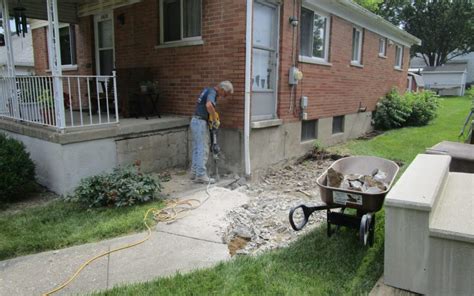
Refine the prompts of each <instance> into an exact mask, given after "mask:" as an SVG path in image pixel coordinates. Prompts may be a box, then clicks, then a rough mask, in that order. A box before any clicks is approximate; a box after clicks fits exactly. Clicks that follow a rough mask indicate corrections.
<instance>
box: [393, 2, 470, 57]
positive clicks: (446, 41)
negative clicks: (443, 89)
mask: <svg viewBox="0 0 474 296" xmlns="http://www.w3.org/2000/svg"><path fill="white" fill-rule="evenodd" d="M400 19H401V21H402V22H401V24H402V26H403V28H404V29H405V30H406V31H407V32H408V33H410V34H412V35H414V36H416V37H418V38H420V39H421V40H422V44H421V45H414V46H413V47H412V54H421V55H422V56H423V58H424V59H425V62H426V64H427V65H429V66H437V65H442V64H444V63H446V62H447V61H448V60H450V59H452V58H454V57H456V56H459V55H463V54H466V53H469V52H471V51H474V5H473V3H472V2H471V1H469V0H415V1H413V4H411V5H407V6H405V7H404V8H403V9H402V11H401V14H400Z"/></svg>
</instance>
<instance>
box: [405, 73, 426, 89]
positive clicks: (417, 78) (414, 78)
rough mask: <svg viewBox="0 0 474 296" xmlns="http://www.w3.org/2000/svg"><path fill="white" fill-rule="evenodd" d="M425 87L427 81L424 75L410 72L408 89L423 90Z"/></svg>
mask: <svg viewBox="0 0 474 296" xmlns="http://www.w3.org/2000/svg"><path fill="white" fill-rule="evenodd" d="M423 89H425V82H424V80H423V76H421V75H418V74H415V73H412V72H408V77H407V91H413V92H416V91H422V90H423Z"/></svg>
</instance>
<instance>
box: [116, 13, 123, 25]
mask: <svg viewBox="0 0 474 296" xmlns="http://www.w3.org/2000/svg"><path fill="white" fill-rule="evenodd" d="M117 21H118V22H119V24H120V25H122V26H123V25H125V14H123V13H122V14H120V15H118V16H117Z"/></svg>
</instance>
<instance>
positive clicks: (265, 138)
mask: <svg viewBox="0 0 474 296" xmlns="http://www.w3.org/2000/svg"><path fill="white" fill-rule="evenodd" d="M371 120H372V115H371V112H362V113H355V114H348V115H345V117H344V132H342V133H337V134H333V133H332V121H333V118H332V117H329V118H321V119H318V123H317V131H316V134H317V138H316V139H313V140H307V141H303V142H302V141H301V125H302V124H301V121H298V122H292V123H285V124H282V125H279V126H273V127H267V128H261V129H252V130H251V133H250V157H251V163H252V171H253V170H258V169H262V168H265V167H267V166H269V165H271V164H275V163H278V162H280V161H282V160H286V159H291V158H294V157H299V156H302V155H303V154H304V153H306V152H307V151H309V150H310V149H311V148H312V147H313V144H314V141H315V140H319V141H320V142H321V143H322V144H323V145H325V146H331V145H334V144H337V143H341V142H344V141H346V140H348V139H353V138H357V137H359V136H361V135H363V134H365V133H366V132H368V131H371V130H372V126H371Z"/></svg>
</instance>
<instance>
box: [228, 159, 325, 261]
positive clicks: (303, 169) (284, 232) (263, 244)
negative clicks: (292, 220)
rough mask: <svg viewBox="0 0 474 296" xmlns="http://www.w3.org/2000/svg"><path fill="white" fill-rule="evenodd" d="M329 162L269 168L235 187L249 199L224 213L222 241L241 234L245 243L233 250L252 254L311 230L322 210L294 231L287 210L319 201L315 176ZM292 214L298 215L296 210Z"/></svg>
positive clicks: (319, 217) (274, 246)
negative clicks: (301, 228) (254, 179)
mask: <svg viewBox="0 0 474 296" xmlns="http://www.w3.org/2000/svg"><path fill="white" fill-rule="evenodd" d="M331 163H332V161H331V160H319V161H306V162H303V163H300V164H292V165H287V166H284V167H282V168H272V169H269V170H268V171H267V172H266V174H265V175H264V176H263V177H262V178H261V180H260V181H259V182H257V183H255V184H251V185H246V186H241V187H239V188H238V189H236V190H238V191H240V192H242V193H245V194H246V195H248V196H249V197H250V201H249V203H248V204H245V205H243V206H240V207H238V208H235V209H233V210H231V211H230V212H229V213H228V215H227V217H226V220H227V222H228V226H227V228H225V229H224V230H223V239H224V241H225V242H226V243H230V242H232V240H233V239H235V238H243V239H245V240H247V241H248V243H247V244H246V245H245V246H243V248H242V249H240V250H237V254H238V255H245V254H251V255H256V254H260V253H262V252H264V251H266V250H270V249H276V248H281V247H286V246H288V245H289V244H290V243H291V242H293V241H295V240H296V239H297V238H298V237H299V236H301V235H304V234H306V233H308V232H310V231H312V230H313V229H314V228H316V227H317V226H318V225H320V224H321V223H322V222H324V221H325V216H326V212H325V211H321V212H315V213H314V214H313V216H312V217H311V219H310V221H309V222H308V224H307V226H306V227H305V228H304V229H303V230H302V231H298V232H296V231H294V230H293V229H291V226H290V224H289V221H288V214H289V211H290V209H291V208H293V207H295V206H297V205H300V204H317V203H321V198H320V193H319V188H318V186H317V184H316V179H317V178H318V177H319V176H320V174H321V173H323V172H324V170H326V169H327V168H328V167H329V166H330V165H331ZM300 215H301V216H302V214H301V213H300ZM295 216H296V219H298V213H295Z"/></svg>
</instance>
